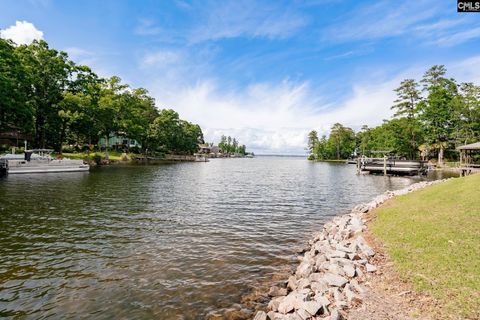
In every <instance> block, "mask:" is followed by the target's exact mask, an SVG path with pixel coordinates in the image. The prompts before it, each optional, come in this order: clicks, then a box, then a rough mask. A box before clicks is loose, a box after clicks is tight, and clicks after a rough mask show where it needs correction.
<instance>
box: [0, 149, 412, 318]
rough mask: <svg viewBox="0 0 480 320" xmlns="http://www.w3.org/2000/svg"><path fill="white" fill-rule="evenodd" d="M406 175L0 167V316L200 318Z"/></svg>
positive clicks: (405, 181)
mask: <svg viewBox="0 0 480 320" xmlns="http://www.w3.org/2000/svg"><path fill="white" fill-rule="evenodd" d="M413 182H415V180H413V179H410V178H399V177H383V176H370V175H360V176H357V175H356V174H355V166H353V165H350V166H349V165H344V164H329V163H312V162H308V161H306V160H304V159H303V158H293V157H291V158H288V157H257V158H255V159H213V160H212V161H210V162H208V163H180V164H172V165H159V166H114V167H106V168H95V169H92V170H91V172H90V173H78V174H77V173H71V174H64V175H58V174H47V175H11V176H9V177H7V178H5V179H3V180H0V317H2V316H3V317H13V318H22V319H23V318H32V319H44V318H53V319H68V318H95V319H112V318H114V319H150V318H156V319H203V318H204V317H205V315H206V314H207V313H208V312H210V311H212V310H218V309H219V308H225V307H229V306H231V305H232V304H234V303H240V301H241V298H242V296H244V295H246V294H248V293H249V292H251V290H252V288H254V287H256V286H258V285H259V283H262V282H266V281H269V279H272V276H273V275H274V274H275V273H276V272H278V271H279V270H281V269H282V268H283V269H285V267H288V266H292V265H293V264H294V263H295V248H296V247H298V246H300V245H302V244H304V243H305V241H306V240H308V238H309V236H310V235H311V234H312V232H315V231H318V230H320V229H321V228H322V223H324V222H325V221H326V220H328V219H329V218H330V217H331V216H333V215H336V214H341V213H343V212H346V211H347V210H348V209H350V208H351V207H353V206H354V205H355V204H357V203H359V202H362V201H367V200H370V198H372V196H375V195H377V194H380V193H382V192H384V191H385V190H387V189H388V190H392V189H398V188H402V187H405V186H407V185H409V184H411V183H413Z"/></svg>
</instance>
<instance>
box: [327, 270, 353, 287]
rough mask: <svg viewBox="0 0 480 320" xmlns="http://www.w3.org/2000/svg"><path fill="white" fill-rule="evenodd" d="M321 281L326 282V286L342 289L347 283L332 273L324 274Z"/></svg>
mask: <svg viewBox="0 0 480 320" xmlns="http://www.w3.org/2000/svg"><path fill="white" fill-rule="evenodd" d="M323 279H324V280H325V281H326V282H327V284H328V285H330V286H334V287H343V286H344V285H345V284H346V283H347V282H348V281H347V279H345V278H344V277H342V276H340V275H338V274H333V273H326V274H325V275H324V276H323Z"/></svg>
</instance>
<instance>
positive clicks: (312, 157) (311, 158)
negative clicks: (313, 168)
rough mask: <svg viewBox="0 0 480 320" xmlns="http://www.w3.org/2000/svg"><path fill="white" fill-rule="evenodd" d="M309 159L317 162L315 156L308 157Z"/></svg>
mask: <svg viewBox="0 0 480 320" xmlns="http://www.w3.org/2000/svg"><path fill="white" fill-rule="evenodd" d="M307 159H308V160H315V156H314V155H313V154H311V155H309V156H308V158H307Z"/></svg>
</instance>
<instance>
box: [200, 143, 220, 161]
mask: <svg viewBox="0 0 480 320" xmlns="http://www.w3.org/2000/svg"><path fill="white" fill-rule="evenodd" d="M198 153H199V154H205V155H209V156H210V157H211V158H219V157H222V156H223V151H222V149H220V148H219V147H218V146H215V145H213V144H208V143H201V144H199V145H198Z"/></svg>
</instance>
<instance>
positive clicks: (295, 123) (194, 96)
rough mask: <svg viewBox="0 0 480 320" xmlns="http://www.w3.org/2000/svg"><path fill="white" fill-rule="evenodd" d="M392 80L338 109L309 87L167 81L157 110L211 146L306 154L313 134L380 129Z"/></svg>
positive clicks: (159, 87) (362, 90)
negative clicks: (234, 143) (339, 126)
mask: <svg viewBox="0 0 480 320" xmlns="http://www.w3.org/2000/svg"><path fill="white" fill-rule="evenodd" d="M399 81H400V77H398V78H394V79H391V80H390V81H382V82H375V83H372V84H371V85H358V86H356V87H355V88H354V89H353V93H352V95H351V97H350V98H348V99H346V100H345V101H344V102H343V103H341V104H340V105H339V106H336V108H332V106H331V105H329V104H328V103H327V102H326V101H323V100H322V98H321V97H317V96H315V94H314V93H313V90H311V88H310V85H309V83H308V82H302V83H293V82H290V81H288V80H285V81H283V82H281V83H274V84H272V83H256V84H252V85H250V86H248V87H246V88H245V89H243V90H235V91H233V90H232V91H224V90H222V86H221V84H220V83H219V82H218V81H214V80H204V81H199V82H197V83H195V84H192V85H188V86H180V85H179V86H176V85H173V86H172V84H170V85H169V84H167V83H165V82H163V81H160V82H157V83H155V84H153V88H152V90H151V91H152V93H153V94H154V95H155V97H156V100H157V105H158V106H160V107H172V108H174V109H175V110H177V111H178V112H179V113H180V115H181V116H182V117H184V118H186V119H188V120H190V121H193V122H196V123H199V124H200V126H201V127H202V128H203V130H204V133H205V137H206V139H207V140H208V141H213V142H218V140H219V138H220V136H221V135H222V134H225V135H231V136H235V137H237V138H238V139H239V140H240V142H241V143H244V144H246V145H247V146H248V147H249V148H250V149H252V150H254V151H256V152H262V153H294V154H302V153H303V150H304V147H305V145H306V137H307V134H308V132H309V131H310V130H312V129H316V130H318V131H319V132H320V134H322V133H327V132H328V131H329V129H330V127H331V126H332V125H333V124H334V123H335V122H341V123H343V124H345V125H348V126H352V127H355V128H359V127H360V126H361V125H363V124H368V125H377V124H379V123H381V122H382V120H383V119H386V118H389V117H390V116H391V110H390V105H391V103H392V101H393V98H394V93H393V88H394V87H395V86H397V85H398V83H399Z"/></svg>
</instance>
